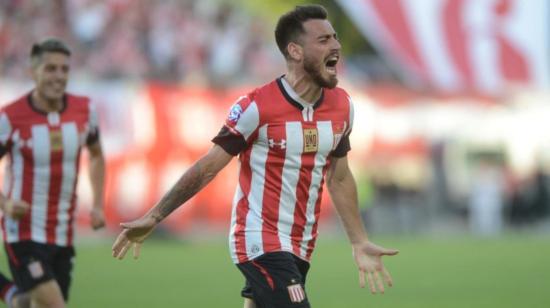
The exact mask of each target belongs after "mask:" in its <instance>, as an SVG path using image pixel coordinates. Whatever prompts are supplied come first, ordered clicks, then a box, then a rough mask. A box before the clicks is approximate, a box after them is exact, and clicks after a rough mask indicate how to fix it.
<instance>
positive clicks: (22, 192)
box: [0, 39, 105, 308]
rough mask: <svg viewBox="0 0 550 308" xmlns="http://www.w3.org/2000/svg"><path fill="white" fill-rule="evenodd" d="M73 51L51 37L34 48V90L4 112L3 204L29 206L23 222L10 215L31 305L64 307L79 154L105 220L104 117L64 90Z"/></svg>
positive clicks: (9, 231) (95, 215)
mask: <svg viewBox="0 0 550 308" xmlns="http://www.w3.org/2000/svg"><path fill="white" fill-rule="evenodd" d="M70 55H71V52H70V50H69V48H68V47H67V46H66V45H65V44H64V43H63V42H62V41H60V40H57V39H47V40H45V41H43V42H40V43H37V44H34V45H33V46H32V50H31V74H32V77H33V80H34V82H35V88H34V89H33V90H32V91H31V92H30V93H28V94H25V95H24V96H22V97H21V98H19V99H18V100H16V101H15V102H13V103H11V104H9V105H7V106H5V107H4V108H3V109H2V110H1V112H0V155H2V156H3V155H4V154H8V156H9V165H8V166H7V169H6V174H7V177H6V180H5V181H6V183H7V186H6V187H7V189H6V190H5V191H4V195H0V202H1V203H3V204H4V206H3V207H4V208H6V204H25V206H26V207H28V212H27V213H25V214H23V215H22V217H20V219H18V220H16V219H14V218H13V217H12V216H10V215H5V216H4V218H3V224H2V231H3V234H4V241H5V249H6V253H7V255H8V259H9V265H10V270H11V272H12V276H13V278H14V280H15V283H16V285H17V287H18V288H19V289H20V291H22V292H27V293H28V294H29V295H30V298H31V305H32V307H55V308H59V307H65V302H66V301H67V299H68V296H69V286H70V282H71V271H72V267H73V262H72V261H73V257H74V248H73V234H74V230H73V229H74V219H75V208H76V194H75V193H76V192H75V188H76V183H77V174H78V160H79V157H80V151H81V149H82V147H84V146H85V147H87V149H88V152H89V154H90V177H91V184H92V191H93V200H94V201H93V209H92V212H91V223H92V227H93V228H94V229H97V228H101V227H103V225H104V215H103V202H102V199H103V181H104V169H105V163H104V158H103V154H102V149H101V145H100V142H99V129H98V121H97V115H96V112H95V110H94V108H93V105H91V104H90V102H89V100H88V98H86V97H81V96H75V95H72V94H68V93H66V92H65V88H66V86H67V81H68V75H69V67H70V66H69V59H70Z"/></svg>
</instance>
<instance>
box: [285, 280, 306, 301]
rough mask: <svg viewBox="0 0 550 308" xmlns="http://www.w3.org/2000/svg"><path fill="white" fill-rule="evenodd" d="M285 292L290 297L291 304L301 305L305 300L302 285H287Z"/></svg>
mask: <svg viewBox="0 0 550 308" xmlns="http://www.w3.org/2000/svg"><path fill="white" fill-rule="evenodd" d="M287 290H288V295H289V296H290V301H291V302H293V303H301V302H302V301H303V300H304V299H306V293H305V292H304V289H303V288H302V285H300V284H299V283H297V284H292V285H289V286H288V287H287Z"/></svg>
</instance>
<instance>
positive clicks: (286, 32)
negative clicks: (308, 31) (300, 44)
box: [275, 4, 328, 58]
mask: <svg viewBox="0 0 550 308" xmlns="http://www.w3.org/2000/svg"><path fill="white" fill-rule="evenodd" d="M327 17H328V13H327V10H326V9H325V8H324V7H323V6H321V5H317V4H312V5H298V6H296V7H295V8H294V10H292V11H289V12H287V13H285V14H284V15H283V16H281V17H280V18H279V21H278V22H277V27H276V28H275V41H276V42H277V46H278V47H279V50H280V51H281V53H282V54H283V55H284V56H285V58H288V51H287V49H286V48H287V46H288V43H290V42H297V40H298V37H299V36H300V35H301V34H303V33H304V32H305V30H304V26H303V23H304V22H306V21H308V20H310V19H322V20H325V19H327Z"/></svg>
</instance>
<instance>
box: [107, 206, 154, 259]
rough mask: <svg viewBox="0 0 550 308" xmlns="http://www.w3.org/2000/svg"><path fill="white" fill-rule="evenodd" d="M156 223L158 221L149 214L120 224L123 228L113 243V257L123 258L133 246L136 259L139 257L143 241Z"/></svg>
mask: <svg viewBox="0 0 550 308" xmlns="http://www.w3.org/2000/svg"><path fill="white" fill-rule="evenodd" d="M156 225H157V221H156V220H155V219H154V218H152V217H150V216H147V215H146V216H144V217H142V218H140V219H137V220H134V221H131V222H124V223H121V224H120V226H121V227H122V228H123V230H122V232H121V233H120V234H119V235H118V237H117V239H116V240H115V243H114V244H113V257H115V258H117V259H119V260H122V259H123V258H124V256H125V255H126V252H128V250H129V249H130V247H132V246H133V248H134V259H137V258H138V257H139V251H140V248H141V243H143V241H145V239H146V238H147V237H148V236H149V234H151V232H153V230H154V229H155V226H156Z"/></svg>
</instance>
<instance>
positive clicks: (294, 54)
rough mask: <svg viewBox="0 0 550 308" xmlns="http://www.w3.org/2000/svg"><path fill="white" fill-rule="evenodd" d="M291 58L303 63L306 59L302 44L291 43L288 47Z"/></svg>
mask: <svg viewBox="0 0 550 308" xmlns="http://www.w3.org/2000/svg"><path fill="white" fill-rule="evenodd" d="M286 50H287V51H288V55H289V57H290V58H291V59H292V60H294V61H298V62H299V61H301V60H302V59H303V58H304V49H303V47H302V46H300V44H297V43H294V42H290V43H288V46H287V47H286Z"/></svg>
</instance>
